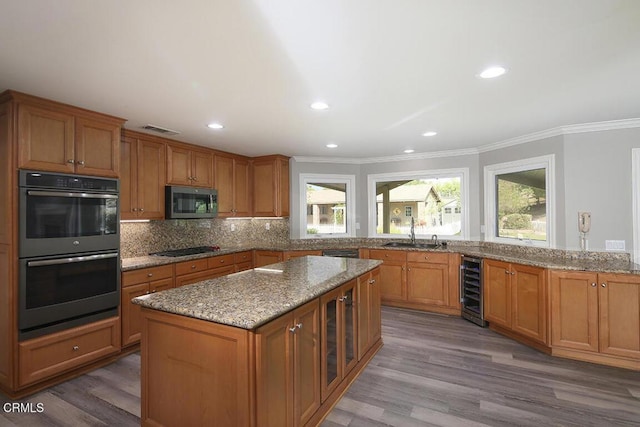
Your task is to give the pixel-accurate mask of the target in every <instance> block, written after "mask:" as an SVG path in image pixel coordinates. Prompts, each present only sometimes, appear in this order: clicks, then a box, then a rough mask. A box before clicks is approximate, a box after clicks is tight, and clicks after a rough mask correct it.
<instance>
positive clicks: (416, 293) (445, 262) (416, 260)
mask: <svg viewBox="0 0 640 427" xmlns="http://www.w3.org/2000/svg"><path fill="white" fill-rule="evenodd" d="M368 257H369V258H370V259H378V260H381V261H383V264H382V265H381V266H380V296H381V299H382V304H385V305H391V306H394V307H404V308H411V309H415V310H424V311H431V312H437V313H445V314H460V296H459V295H460V291H459V286H458V274H459V273H458V270H459V266H460V256H459V255H457V254H450V253H442V252H440V253H439V252H429V251H397V250H387V249H369V254H368Z"/></svg>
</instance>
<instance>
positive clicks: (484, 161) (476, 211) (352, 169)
mask: <svg viewBox="0 0 640 427" xmlns="http://www.w3.org/2000/svg"><path fill="white" fill-rule="evenodd" d="M632 148H640V128H631V129H619V130H608V131H598V132H585V133H576V134H568V135H561V136H555V137H551V138H546V139H541V140H538V141H532V142H528V143H525V144H520V145H515V146H511V147H505V148H501V149H497V150H492V151H486V152H482V153H480V154H475V155H464V156H449V157H435V158H429V159H416V160H404V161H392V162H384V163H367V164H362V165H354V164H340V163H311V162H309V163H300V162H296V161H292V167H291V183H292V185H291V190H292V194H291V199H292V206H291V220H290V226H291V238H293V239H296V238H300V232H299V230H300V223H299V219H298V217H299V213H298V211H299V202H300V200H299V192H300V188H299V183H298V175H299V174H300V173H331V174H352V175H356V177H357V188H356V193H357V194H356V200H357V206H356V221H357V222H358V223H359V224H360V230H358V233H357V235H358V237H366V236H367V229H368V213H367V206H368V203H367V175H369V174H378V173H391V172H401V171H412V170H434V169H450V168H461V167H467V168H469V181H470V194H469V197H470V201H469V207H468V209H469V214H470V233H469V234H470V238H471V240H483V239H484V236H483V235H481V233H480V225H481V224H483V223H484V194H483V193H484V183H483V179H484V177H483V175H484V167H485V166H487V165H492V164H497V163H504V162H510V161H515V160H522V159H528V158H532V157H538V156H542V155H549V154H554V155H555V167H556V175H555V178H556V200H555V204H556V247H557V248H560V249H571V250H576V249H579V240H578V230H577V215H578V211H589V212H591V214H592V226H591V232H590V233H589V236H588V239H589V249H590V250H594V251H603V250H604V248H605V240H607V239H609V240H624V241H625V243H626V252H630V253H633V250H634V248H633V222H634V218H633V210H632V185H631V184H632V183H631V180H632V177H631V149H632Z"/></svg>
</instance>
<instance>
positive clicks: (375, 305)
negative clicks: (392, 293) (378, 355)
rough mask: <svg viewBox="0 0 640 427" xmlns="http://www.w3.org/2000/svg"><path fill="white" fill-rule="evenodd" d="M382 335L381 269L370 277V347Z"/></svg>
mask: <svg viewBox="0 0 640 427" xmlns="http://www.w3.org/2000/svg"><path fill="white" fill-rule="evenodd" d="M381 337H382V311H381V307H380V269H378V268H377V269H375V270H373V271H372V272H371V278H370V279H369V340H368V341H369V347H371V346H373V345H374V344H375V343H376V342H378V340H380V338H381Z"/></svg>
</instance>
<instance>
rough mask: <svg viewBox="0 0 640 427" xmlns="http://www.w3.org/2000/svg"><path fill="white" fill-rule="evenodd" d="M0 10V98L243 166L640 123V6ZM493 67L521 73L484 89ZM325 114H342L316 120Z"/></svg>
mask: <svg viewBox="0 0 640 427" xmlns="http://www.w3.org/2000/svg"><path fill="white" fill-rule="evenodd" d="M0 11H1V13H0V62H1V65H0V90H4V89H14V90H18V91H22V92H26V93H30V94H33V95H37V96H42V97H45V98H50V99H54V100H57V101H61V102H66V103H69V104H72V105H77V106H81V107H84V108H88V109H91V110H96V111H100V112H104V113H108V114H112V115H116V116H120V117H124V118H126V119H128V122H127V124H126V127H127V128H130V129H139V128H140V126H142V125H144V124H147V123H151V124H154V125H159V126H163V127H167V128H170V129H175V130H178V131H180V132H181V134H180V135H178V136H175V137H173V138H174V139H177V140H182V141H187V142H191V143H195V144H199V145H203V146H209V147H215V148H219V149H222V150H226V151H231V152H236V153H241V154H246V155H262V154H272V153H281V154H286V155H298V156H322V157H326V156H335V157H345V158H362V157H380V156H396V155H400V154H402V151H403V150H404V149H406V148H413V149H415V150H416V153H424V152H438V151H443V150H459V149H465V148H471V147H479V146H483V145H486V144H491V143H495V142H499V141H503V140H506V139H510V138H514V137H518V136H522V135H525V134H529V133H532V132H538V131H543V130H546V129H550V128H554V127H557V126H563V125H570V124H577V123H590V122H599V121H608V120H616V119H627V118H637V117H640V78H639V76H640V1H638V0H483V1H478V0H315V1H311V0H253V1H250V0H185V1H167V0H165V1H159V0H135V1H131V0H109V1H87V0H48V1H15V0H0ZM492 64H502V65H505V66H506V67H507V68H508V69H509V72H508V73H507V74H506V75H505V76H503V77H501V78H498V79H495V80H481V79H479V78H477V77H476V74H478V73H479V72H480V71H481V70H482V69H483V68H484V67H485V66H488V65H492ZM318 99H322V100H325V101H326V102H328V103H329V104H330V105H331V108H330V109H329V110H327V111H313V110H311V109H310V108H309V104H310V103H311V102H312V101H315V100H318ZM212 121H219V122H221V123H223V124H224V125H225V129H223V130H221V131H213V130H210V129H208V128H207V127H206V124H207V123H209V122H212ZM427 130H436V131H438V135H437V136H435V137H431V138H426V137H423V136H421V134H422V133H424V132H425V131H427ZM330 142H333V143H336V144H338V145H339V147H338V148H336V149H332V150H330V149H328V148H326V147H325V145H326V144H327V143H330Z"/></svg>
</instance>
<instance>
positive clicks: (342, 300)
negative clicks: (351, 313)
mask: <svg viewBox="0 0 640 427" xmlns="http://www.w3.org/2000/svg"><path fill="white" fill-rule="evenodd" d="M346 299H347V297H346V296H344V297H340V298H338V301H340V302H344V300H346Z"/></svg>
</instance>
